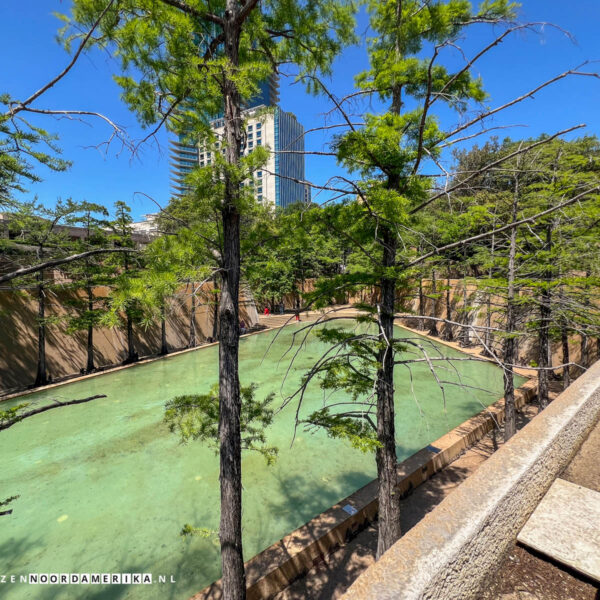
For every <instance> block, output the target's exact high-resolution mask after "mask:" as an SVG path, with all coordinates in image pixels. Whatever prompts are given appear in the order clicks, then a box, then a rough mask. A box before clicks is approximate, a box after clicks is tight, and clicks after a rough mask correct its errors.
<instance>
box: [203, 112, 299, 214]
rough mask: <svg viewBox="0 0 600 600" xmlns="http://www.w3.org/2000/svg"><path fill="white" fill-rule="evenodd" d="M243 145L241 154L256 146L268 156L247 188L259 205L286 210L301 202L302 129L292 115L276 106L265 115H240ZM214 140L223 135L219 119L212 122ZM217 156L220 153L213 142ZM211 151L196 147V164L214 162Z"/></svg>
mask: <svg viewBox="0 0 600 600" xmlns="http://www.w3.org/2000/svg"><path fill="white" fill-rule="evenodd" d="M244 118H245V120H246V132H245V133H246V142H245V144H244V147H243V153H244V154H248V153H250V152H252V150H254V149H255V148H257V147H258V146H267V147H268V148H270V149H271V150H273V151H274V152H273V153H271V155H270V157H269V159H268V161H267V164H266V165H265V166H264V168H263V169H261V170H258V171H256V172H255V173H254V177H253V179H252V180H251V181H248V182H247V184H248V185H253V186H254V194H255V197H256V199H257V200H258V201H259V202H262V203H263V204H268V205H270V206H273V207H275V206H279V207H281V208H286V207H287V206H289V205H290V204H294V203H296V202H303V201H304V199H305V195H306V192H305V184H304V183H303V182H304V179H305V177H304V154H303V152H304V127H302V125H300V123H298V120H297V119H296V117H295V116H294V115H293V114H292V113H288V112H285V111H283V110H281V108H279V107H278V106H276V107H275V108H274V109H273V110H270V111H266V110H265V107H264V106H262V107H261V106H259V107H256V108H251V109H247V110H246V111H244ZM212 126H213V130H214V132H215V133H216V135H217V138H221V139H222V136H223V133H224V121H223V119H222V118H221V119H215V120H214V121H213V122H212ZM216 151H217V152H219V151H220V152H223V150H221V149H220V144H219V142H217V148H216ZM213 153H214V150H213V151H207V150H206V148H204V147H202V146H200V147H199V154H198V162H199V165H200V166H201V167H204V166H209V165H211V164H212V162H213V160H214V156H213Z"/></svg>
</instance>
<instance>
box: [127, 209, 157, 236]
mask: <svg viewBox="0 0 600 600" xmlns="http://www.w3.org/2000/svg"><path fill="white" fill-rule="evenodd" d="M142 216H143V217H144V220H143V221H135V222H133V223H132V224H131V229H132V230H133V231H134V233H138V234H142V235H146V236H148V237H150V238H152V237H157V236H159V235H160V231H159V229H158V213H150V214H147V215H142Z"/></svg>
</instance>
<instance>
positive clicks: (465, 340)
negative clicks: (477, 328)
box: [460, 273, 471, 348]
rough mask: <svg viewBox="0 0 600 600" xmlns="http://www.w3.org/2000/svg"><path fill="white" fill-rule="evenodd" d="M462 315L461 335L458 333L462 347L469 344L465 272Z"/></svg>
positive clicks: (466, 346) (467, 295) (467, 297)
mask: <svg viewBox="0 0 600 600" xmlns="http://www.w3.org/2000/svg"><path fill="white" fill-rule="evenodd" d="M462 288H463V317H462V322H463V323H464V327H462V331H461V335H460V345H461V347H463V348H468V347H469V346H470V345H471V336H470V335H469V294H468V290H467V276H466V273H465V275H464V277H463V285H462Z"/></svg>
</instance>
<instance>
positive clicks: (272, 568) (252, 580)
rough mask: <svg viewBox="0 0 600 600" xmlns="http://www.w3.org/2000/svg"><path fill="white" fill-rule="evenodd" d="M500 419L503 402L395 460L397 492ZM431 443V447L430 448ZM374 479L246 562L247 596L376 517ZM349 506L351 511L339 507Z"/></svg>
mask: <svg viewBox="0 0 600 600" xmlns="http://www.w3.org/2000/svg"><path fill="white" fill-rule="evenodd" d="M536 389H537V380H535V379H532V380H529V381H527V382H525V383H524V384H523V385H522V386H521V387H520V388H518V389H517V390H516V394H515V402H516V405H517V407H521V406H523V405H524V404H526V403H527V402H530V401H531V400H532V399H533V398H534V397H535V395H536ZM503 420H504V400H503V399H502V400H499V401H497V402H495V403H494V404H492V405H491V406H489V407H488V408H487V409H486V410H484V411H482V412H481V413H479V414H477V415H475V416H474V417H472V418H470V419H469V420H467V421H465V422H464V423H462V424H461V425H459V426H458V427H456V428H455V429H453V430H452V431H450V432H449V433H447V434H445V435H444V436H442V437H441V438H439V439H438V440H436V441H435V442H433V443H432V444H431V446H428V447H427V448H423V449H422V450H419V452H417V453H416V454H413V455H412V456H410V457H409V458H407V459H406V460H404V461H403V462H401V463H399V464H398V479H399V482H398V491H399V493H400V495H401V496H405V495H408V494H409V493H410V492H411V491H412V490H413V489H414V488H416V487H418V486H419V485H421V484H422V483H424V482H425V481H427V479H429V478H430V477H431V476H432V475H433V474H434V473H436V472H437V471H439V470H441V469H443V468H444V467H445V466H447V465H448V464H450V463H451V462H452V461H453V460H454V459H455V458H456V457H457V456H458V455H460V454H461V453H462V452H463V451H464V450H465V449H466V448H469V447H470V446H472V445H473V444H475V443H477V442H478V441H479V440H480V439H481V438H482V437H483V436H484V435H485V434H486V433H487V432H488V431H490V430H491V429H493V428H494V427H495V426H496V423H501V422H503ZM431 447H433V448H435V450H432V449H430V448H431ZM377 488H378V486H377V480H373V481H371V482H370V483H368V484H367V485H366V486H364V487H362V488H361V489H359V490H357V491H356V492H354V493H353V494H351V495H350V496H348V497H347V498H345V499H344V500H342V501H341V502H339V503H338V504H336V505H334V506H332V507H331V508H330V509H328V510H326V511H325V512H323V513H321V514H320V515H318V516H316V517H315V518H314V519H311V520H310V521H309V522H308V523H306V524H305V525H303V526H302V527H300V528H298V529H296V530H295V531H293V532H292V533H290V534H289V535H287V536H285V537H284V538H282V539H281V540H279V541H278V542H276V543H275V544H273V545H272V546H269V547H268V548H267V549H265V550H263V552H261V553H260V554H257V555H256V556H255V557H254V558H252V559H251V560H249V561H248V562H247V563H246V578H247V592H246V594H247V600H264V599H266V598H271V597H272V596H274V595H275V594H277V593H278V592H280V591H281V590H283V589H285V588H286V587H287V586H288V585H290V584H291V583H293V582H294V581H295V580H296V579H298V578H299V577H302V576H303V575H305V574H306V573H307V572H308V571H309V570H310V569H312V568H313V567H314V566H316V565H317V564H318V563H319V562H321V561H323V559H324V558H325V556H327V555H328V554H330V553H331V552H334V551H335V550H336V549H337V548H339V547H340V546H341V545H342V544H344V543H346V542H347V541H349V540H350V539H352V538H353V537H354V536H355V535H356V534H358V532H360V531H361V530H362V529H364V528H365V527H366V526H367V525H368V524H369V523H371V522H372V521H373V520H374V519H375V518H376V516H377V510H378V501H377V491H378V489H377ZM347 505H350V506H351V507H352V508H353V509H354V510H356V513H355V514H353V515H350V514H349V513H348V512H347V511H346V510H344V508H343V507H345V506H347ZM221 599H222V590H221V582H220V581H216V582H215V583H213V584H212V585H211V586H209V587H207V588H205V589H204V590H202V591H201V592H199V593H198V594H196V595H195V596H193V599H192V600H221Z"/></svg>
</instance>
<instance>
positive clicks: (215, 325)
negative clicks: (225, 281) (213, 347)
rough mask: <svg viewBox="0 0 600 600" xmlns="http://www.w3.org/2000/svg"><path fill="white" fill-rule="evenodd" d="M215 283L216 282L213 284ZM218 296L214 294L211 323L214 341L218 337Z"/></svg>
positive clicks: (217, 293) (216, 293)
mask: <svg viewBox="0 0 600 600" xmlns="http://www.w3.org/2000/svg"><path fill="white" fill-rule="evenodd" d="M215 283H216V282H215ZM219 294H220V292H215V294H214V296H215V301H214V303H213V322H212V339H213V340H216V339H217V338H218V335H219Z"/></svg>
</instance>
